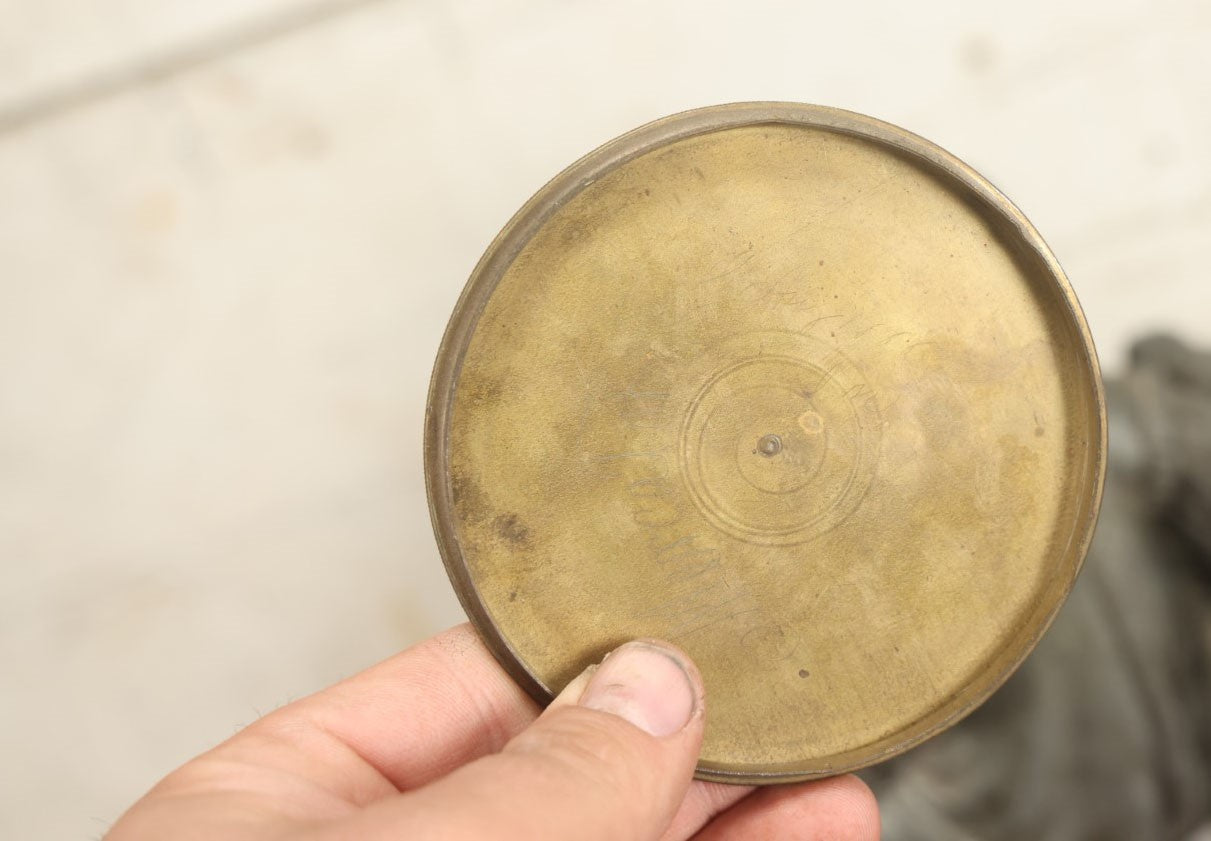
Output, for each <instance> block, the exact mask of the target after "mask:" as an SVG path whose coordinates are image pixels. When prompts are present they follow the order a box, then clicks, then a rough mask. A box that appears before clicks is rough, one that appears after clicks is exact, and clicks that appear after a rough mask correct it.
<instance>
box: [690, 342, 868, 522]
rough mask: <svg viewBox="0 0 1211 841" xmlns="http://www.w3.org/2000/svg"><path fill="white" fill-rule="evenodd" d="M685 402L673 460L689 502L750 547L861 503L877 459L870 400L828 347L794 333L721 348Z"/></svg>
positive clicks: (851, 369) (858, 378)
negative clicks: (723, 356) (717, 362)
mask: <svg viewBox="0 0 1211 841" xmlns="http://www.w3.org/2000/svg"><path fill="white" fill-rule="evenodd" d="M727 347H728V349H729V351H730V353H731V354H734V355H732V356H731V358H730V359H729V360H728V361H727V362H725V363H724V364H723V365H722V366H721V367H719V368H717V369H716V370H715V372H714V373H713V374H712V375H711V376H710V377H708V378H707V380H706V382H705V383H704V384H703V385H702V387H701V388H700V390H699V391H698V393H697V394H696V395H695V396H694V397H693V399H692V400H691V401H690V405H689V408H688V410H687V412H686V417H685V423H684V424H683V426H682V431H681V440H680V446H679V448H678V456H679V459H680V462H681V470H682V473H683V475H684V478H685V482H686V486H687V487H688V489H689V494H690V497H691V499H693V501H694V504H695V505H696V506H697V507H698V509H699V510H700V511H701V512H702V514H703V515H704V516H705V517H706V518H707V520H708V521H710V522H711V523H712V524H713V525H715V526H716V527H717V528H719V529H720V530H722V531H724V532H726V533H727V534H730V535H731V536H733V537H736V538H739V539H741V540H745V541H748V542H751V543H764V544H775V545H787V544H795V543H802V542H805V541H807V540H811V539H812V538H813V537H815V536H817V535H819V534H822V533H823V532H825V531H827V530H828V529H830V528H832V527H833V526H835V525H837V524H838V523H840V522H841V521H843V520H844V519H845V518H846V517H847V516H848V515H849V514H850V513H851V512H852V511H853V510H854V508H856V507H857V505H858V504H859V503H860V502H861V500H862V497H863V496H864V495H865V493H866V490H867V488H868V487H869V485H870V481H871V479H872V478H873V477H874V474H875V468H876V466H877V462H878V452H879V437H880V431H881V423H880V418H879V409H878V401H877V400H876V398H875V394H874V392H873V391H872V390H871V389H870V387H869V385H867V383H866V381H865V379H864V378H863V377H862V374H861V372H860V371H859V370H858V369H857V368H856V367H855V366H854V365H853V363H852V362H850V361H849V360H848V359H847V358H846V357H845V356H844V355H843V354H842V353H841V352H840V351H839V350H837V349H836V348H833V347H830V346H827V345H824V344H822V343H820V342H817V341H816V340H814V339H811V338H810V337H808V336H803V335H799V334H795V333H758V334H750V335H748V336H744V337H739V338H737V339H735V340H733V341H732V342H731V343H729V344H728V346H727Z"/></svg>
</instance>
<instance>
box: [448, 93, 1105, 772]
mask: <svg viewBox="0 0 1211 841" xmlns="http://www.w3.org/2000/svg"><path fill="white" fill-rule="evenodd" d="M1104 467H1105V412H1104V405H1103V398H1102V392H1101V382H1100V378H1099V374H1098V369H1097V362H1096V357H1095V355H1094V352H1093V347H1092V343H1091V340H1090V336H1089V331H1088V328H1087V327H1086V325H1085V322H1084V320H1083V317H1082V315H1081V313H1080V309H1079V306H1078V305H1077V302H1076V298H1075V296H1074V295H1073V293H1072V290H1071V288H1070V287H1069V286H1068V283H1067V280H1066V279H1065V277H1064V275H1063V272H1062V271H1061V270H1060V267H1059V266H1058V264H1057V263H1056V261H1055V259H1054V257H1053V256H1052V255H1051V253H1050V251H1049V250H1048V249H1047V247H1046V245H1045V244H1044V243H1043V241H1042V240H1041V238H1040V237H1039V236H1038V234H1037V233H1036V232H1035V231H1034V229H1033V228H1032V227H1031V226H1030V224H1029V222H1027V221H1026V220H1025V218H1024V217H1022V215H1021V214H1020V213H1019V212H1018V211H1017V210H1016V209H1015V208H1014V207H1013V206H1012V205H1011V204H1009V202H1008V201H1007V200H1006V199H1005V198H1004V197H1003V196H1001V195H1000V194H999V193H997V192H996V190H995V189H994V188H992V187H991V186H990V185H989V184H988V183H987V182H985V181H984V180H983V179H982V178H980V177H979V176H978V175H976V174H975V173H974V172H972V171H971V170H970V169H969V168H967V167H966V166H965V165H963V164H962V163H960V162H958V161H957V160H955V159H954V158H952V157H950V156H949V155H947V154H946V153H945V152H943V151H942V150H940V149H938V148H937V147H935V146H932V145H931V144H929V143H927V142H926V141H923V140H921V139H920V138H917V137H915V136H913V135H911V134H908V133H907V132H904V131H902V130H900V129H897V128H895V127H892V126H888V125H886V124H884V123H880V122H878V121H876V120H871V119H869V118H866V117H861V116H859V115H854V114H849V113H846V112H842V111H835V110H831V109H826V108H817V107H812V106H802V105H793V104H779V103H757V104H739V105H733V106H723V107H720V108H714V109H705V110H702V111H695V112H689V113H687V114H682V115H677V116H675V117H671V118H669V119H668V120H665V121H661V122H658V123H655V124H653V125H651V126H647V127H645V128H642V129H640V130H638V131H637V132H634V133H632V134H630V135H627V136H625V137H623V138H621V139H619V140H617V141H615V142H613V143H611V144H609V145H607V146H605V147H603V148H602V149H600V150H598V151H596V152H594V153H592V154H590V155H589V156H588V157H586V158H585V159H583V160H582V161H580V162H578V163H577V164H575V165H573V167H571V168H570V169H569V170H567V171H566V172H565V173H563V174H561V175H560V176H558V177H557V178H555V179H554V180H553V181H552V182H551V183H550V184H549V185H548V186H547V187H545V188H543V190H542V191H541V192H540V193H539V194H538V196H536V197H535V199H534V200H533V201H532V202H531V203H529V204H528V205H527V206H526V207H525V208H523V210H522V211H521V212H520V213H519V214H518V216H517V217H515V218H514V220H513V221H512V222H510V223H509V225H508V226H507V227H506V229H505V230H504V231H503V232H502V234H501V236H500V237H499V238H498V239H497V241H496V242H495V243H493V245H492V247H491V248H490V249H489V251H488V253H487V254H486V255H485V257H484V260H483V261H482V262H481V263H480V265H479V267H478V268H477V269H476V271H475V274H474V275H473V276H472V278H471V280H470V282H469V284H468V288H467V291H466V292H465V293H464V296H463V298H462V299H461V300H460V303H459V305H458V308H457V309H456V311H455V314H454V317H453V318H452V320H451V325H450V328H449V330H448V331H447V334H446V338H445V340H444V341H443V345H442V350H441V352H440V354H439V357H438V364H437V367H436V368H435V373H434V379H433V384H432V387H431V392H430V404H429V412H428V415H427V422H426V481H427V485H428V491H429V496H430V504H431V507H432V510H433V515H434V524H435V528H436V531H437V534H438V540H439V544H440V547H441V551H442V556H443V559H444V560H445V562H446V565H447V568H448V570H449V572H450V576H451V579H452V581H453V582H454V583H455V587H456V589H457V591H458V593H459V597H460V599H461V601H462V603H463V605H464V606H465V607H466V609H467V612H468V614H469V616H470V617H471V619H472V620H473V621H474V622H475V624H476V626H477V628H478V629H479V631H480V632H481V634H482V635H483V637H484V639H485V641H486V642H487V644H488V645H489V647H490V648H491V649H492V651H493V652H494V654H495V655H496V656H497V657H498V659H499V660H500V661H501V663H502V664H503V665H504V666H505V668H506V669H508V670H509V672H510V674H512V675H513V676H514V677H515V678H516V679H517V680H518V681H519V682H521V683H522V684H523V685H524V686H526V688H527V689H529V691H531V692H532V693H533V694H534V695H535V696H536V697H538V698H540V699H544V700H545V699H548V698H550V697H551V695H552V694H553V693H554V692H556V691H558V689H559V688H560V687H561V686H562V685H563V683H565V682H566V681H568V680H570V679H571V678H572V677H574V676H575V675H576V674H578V673H579V672H580V671H581V670H582V669H583V668H584V667H585V666H586V665H587V664H588V663H591V662H594V661H595V660H597V659H599V658H600V656H601V654H602V653H603V652H605V651H608V650H609V649H611V648H612V647H614V646H616V645H618V644H619V643H621V642H622V641H624V640H626V639H631V638H634V637H644V636H652V637H661V638H665V639H669V640H671V641H672V642H674V643H676V644H678V645H681V646H682V647H683V648H685V650H686V651H687V652H688V653H689V654H690V655H691V656H692V657H693V658H694V659H695V661H696V662H697V664H698V666H699V668H700V670H701V671H702V674H703V678H704V680H705V682H706V688H707V695H708V698H709V704H710V716H709V718H708V723H707V732H706V738H705V741H704V744H703V750H702V757H701V761H700V764H699V767H698V776H700V777H702V778H704V779H712V780H722V781H729V782H737V783H765V782H789V781H793V780H800V779H809V778H812V777H818V776H825V775H829V774H834V773H840V772H843V771H847V770H852V769H856V768H860V767H863V766H865V765H868V764H871V763H873V762H877V761H880V760H881V759H884V758H887V757H889V756H892V755H894V754H896V753H899V752H902V751H904V750H906V749H908V748H910V747H912V746H913V745H915V744H918V743H920V742H921V741H922V740H924V739H926V738H928V737H929V736H930V735H932V734H934V733H936V732H938V731H939V730H941V729H943V728H945V727H947V726H949V725H950V724H952V723H953V722H954V721H956V720H957V719H958V718H959V717H961V716H963V715H965V714H967V713H968V712H970V711H971V710H972V709H974V708H975V707H976V706H977V705H978V704H979V703H981V702H982V701H983V700H984V699H985V698H987V697H988V695H989V694H990V693H991V692H992V691H993V690H995V689H996V687H997V686H999V685H1000V684H1001V682H1002V681H1004V680H1005V679H1006V677H1007V676H1008V675H1009V674H1010V673H1012V671H1013V670H1014V668H1016V666H1017V665H1018V664H1019V663H1020V662H1021V660H1022V658H1024V657H1025V656H1026V654H1027V653H1028V652H1029V651H1030V650H1031V648H1032V647H1033V645H1034V643H1035V642H1036V641H1037V639H1038V637H1039V635H1040V634H1042V633H1043V631H1044V630H1045V629H1046V627H1047V625H1048V624H1049V622H1050V621H1051V618H1052V617H1053V616H1054V614H1055V611H1056V610H1057V609H1058V607H1059V605H1060V604H1061V603H1062V601H1063V599H1064V597H1065V595H1066V594H1067V592H1068V589H1069V587H1070V586H1071V584H1072V581H1073V578H1074V577H1075V575H1076V573H1077V571H1078V569H1079V567H1080V564H1081V561H1082V559H1083V557H1084V554H1085V551H1086V549H1087V546H1088V542H1089V538H1090V535H1091V532H1092V527H1093V523H1094V520H1095V518H1096V513H1097V510H1098V504H1099V501H1100V494H1101V484H1102V476H1103V472H1104Z"/></svg>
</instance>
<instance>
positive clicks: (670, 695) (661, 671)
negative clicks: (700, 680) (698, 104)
mask: <svg viewBox="0 0 1211 841" xmlns="http://www.w3.org/2000/svg"><path fill="white" fill-rule="evenodd" d="M580 705H581V706H582V707H588V708H590V709H594V710H601V711H602V712H607V713H612V714H613V715H616V716H619V717H620V718H623V719H626V720H627V721H629V722H630V723H631V724H634V725H635V726H636V727H638V728H639V729H641V730H644V731H646V732H648V733H650V734H651V735H653V736H656V737H658V738H663V737H665V736H671V735H673V734H674V733H676V732H678V731H680V730H681V729H682V728H684V727H685V726H686V724H688V723H689V721H690V719H691V718H692V717H693V715H694V711H695V710H696V709H697V707H698V690H697V686H696V683H695V681H694V679H693V678H691V677H690V670H689V668H687V666H686V664H685V663H683V661H682V659H681V657H680V655H679V654H678V653H677V652H675V651H673V650H672V649H668V648H664V647H663V646H659V645H656V644H653V643H649V642H646V641H638V642H628V643H627V644H626V645H624V646H622V647H620V648H617V649H615V650H614V651H613V652H612V653H611V654H610V655H609V656H608V657H606V659H605V660H603V661H602V663H601V665H600V666H598V667H597V671H596V672H594V674H593V678H592V680H590V681H589V685H588V687H587V688H586V689H585V691H584V695H582V696H581V697H580Z"/></svg>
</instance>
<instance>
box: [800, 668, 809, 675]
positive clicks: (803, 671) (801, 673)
mask: <svg viewBox="0 0 1211 841" xmlns="http://www.w3.org/2000/svg"><path fill="white" fill-rule="evenodd" d="M810 674H811V672H809V671H808V670H807V669H800V670H799V677H807V676H808V675H810Z"/></svg>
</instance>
